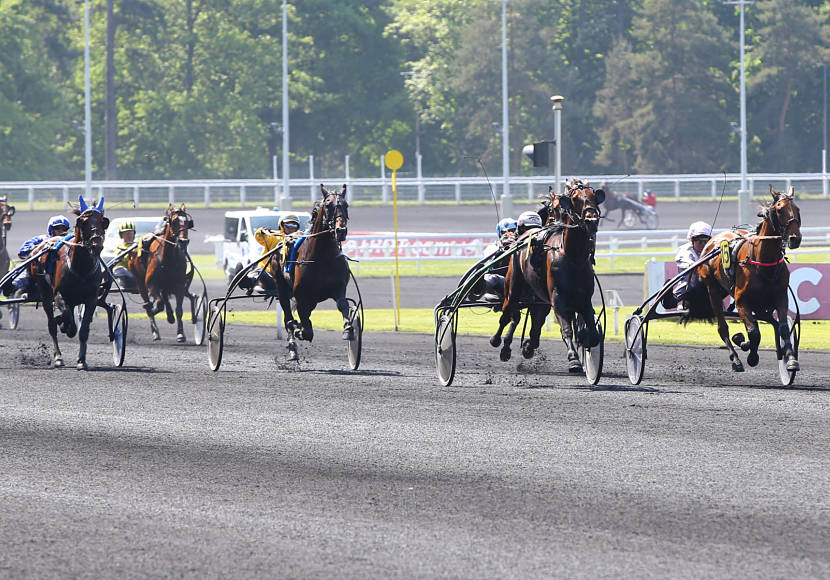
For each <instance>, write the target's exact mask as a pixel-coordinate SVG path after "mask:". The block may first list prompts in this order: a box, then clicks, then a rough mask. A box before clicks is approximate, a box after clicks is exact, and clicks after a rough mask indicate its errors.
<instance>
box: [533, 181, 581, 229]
mask: <svg viewBox="0 0 830 580" xmlns="http://www.w3.org/2000/svg"><path fill="white" fill-rule="evenodd" d="M572 210H573V205H571V198H570V197H569V196H568V195H567V194H563V193H555V192H554V191H553V187H548V197H547V199H545V200H544V202H543V210H540V211H539V214H540V215H541V216H542V219H543V221H544V223H545V225H547V224H551V223H556V222H562V223H564V222H566V221H568V216H569V215H570V213H571V211H572Z"/></svg>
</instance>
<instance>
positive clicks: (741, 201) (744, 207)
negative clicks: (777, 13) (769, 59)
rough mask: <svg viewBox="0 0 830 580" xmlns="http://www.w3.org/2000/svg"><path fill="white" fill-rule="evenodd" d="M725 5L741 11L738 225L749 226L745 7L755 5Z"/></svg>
mask: <svg viewBox="0 0 830 580" xmlns="http://www.w3.org/2000/svg"><path fill="white" fill-rule="evenodd" d="M724 4H730V5H737V6H738V7H739V8H740V10H739V12H740V27H741V30H740V44H741V189H740V190H739V191H738V223H739V224H748V223H750V222H751V221H752V216H751V215H750V207H749V206H750V197H751V195H750V192H749V190H747V182H746V171H747V170H746V66H745V59H744V52H745V47H746V42H745V37H744V6H747V5H750V4H754V2H752V1H751V0H732V1H729V2H724Z"/></svg>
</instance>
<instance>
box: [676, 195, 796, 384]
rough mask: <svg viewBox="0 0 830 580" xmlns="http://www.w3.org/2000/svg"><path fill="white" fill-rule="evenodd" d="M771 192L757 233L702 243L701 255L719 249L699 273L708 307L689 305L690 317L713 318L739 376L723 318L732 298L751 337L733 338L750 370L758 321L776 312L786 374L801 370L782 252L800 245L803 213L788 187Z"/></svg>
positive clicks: (739, 366)
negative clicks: (726, 302) (727, 301)
mask: <svg viewBox="0 0 830 580" xmlns="http://www.w3.org/2000/svg"><path fill="white" fill-rule="evenodd" d="M769 189H770V194H771V195H772V202H771V203H770V204H769V205H768V206H766V207H764V208H763V209H762V210H761V211H760V212H759V213H758V216H759V217H761V218H763V220H762V221H761V223H760V224H758V226H757V227H756V229H755V232H748V231H747V230H742V229H735V230H732V231H728V232H723V233H720V234H718V235H716V236H714V237H713V238H712V239H711V240H709V242H708V243H707V244H706V247H705V248H704V249H703V254H706V253H709V252H711V251H712V250H715V249H718V248H720V249H721V252H720V253H719V254H716V255H715V256H714V257H713V258H712V259H710V260H709V261H707V262H705V263H703V264H701V265H700V266H698V270H697V271H698V274H699V275H700V279H701V282H702V283H703V284H704V285H705V287H706V290H707V292H706V296H707V297H708V300H709V304H706V305H696V304H694V303H691V304H690V305H689V307H690V312H689V317H690V318H710V319H711V316H712V314H714V316H715V318H716V319H717V323H718V334H719V335H720V337H721V340H723V342H724V344H725V345H726V347H727V348H728V349H729V353H730V354H729V360H731V361H732V370H734V371H737V372H741V371H743V370H744V366H743V363H741V359H740V358H739V357H738V353H737V351H736V350H735V347H734V346H733V344H732V341H730V339H729V328H728V326H727V324H726V320H725V319H724V316H723V299H724V298H725V297H727V296H729V295H730V294H731V295H732V297H733V298H734V299H735V308H736V309H737V311H738V314H739V315H740V317H741V319H742V320H743V322H744V326H746V331H747V335H748V337H749V340H744V337H743V335H742V334H736V335H735V336H734V337H733V339H734V340H735V342H736V343H737V346H739V347H740V348H741V350H744V351H749V354H748V355H747V359H746V361H747V363H748V364H749V366H752V367H754V366H755V365H757V364H758V344H759V342H760V341H761V331H760V330H759V328H758V321H757V318H758V317H761V318H762V319H763V318H770V319H771V316H772V313H773V312H774V313H775V314H776V320H777V324H778V329H777V332H778V334H779V336H780V338H781V344H782V347H781V352H780V353H779V355H780V356H781V357H783V358H784V360H786V361H787V362H786V368H787V370H788V371H797V370H799V365H798V360H796V357H795V353H794V352H793V345H792V342H791V340H790V330H789V325H788V323H787V306H788V287H789V282H790V271H789V270H788V269H787V265H786V262H785V260H784V254H785V246H789V247H790V248H791V249H795V248H797V247H799V246H800V245H801V212H800V211H799V209H798V206H797V205H796V204H795V201H794V195H793V188H792V187H790V189H789V191H788V192H787V193H777V192H776V191H775V190H774V189H773V188H772V186H770V188H769ZM708 308H711V311H710V310H708Z"/></svg>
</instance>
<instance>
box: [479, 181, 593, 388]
mask: <svg viewBox="0 0 830 580" xmlns="http://www.w3.org/2000/svg"><path fill="white" fill-rule="evenodd" d="M604 199H605V192H604V191H602V190H601V189H597V190H593V189H591V187H590V186H589V185H588V184H587V183H584V182H582V181H581V180H571V181H570V182H569V183H568V185H567V195H556V196H552V197H551V202H552V203H551V214H550V217H549V219H548V223H547V225H546V226H544V227H543V228H542V229H539V230H536V231H533V230H531V231H530V232H527V233H525V234H524V235H523V237H522V238H520V240H519V242H517V243H526V244H527V245H528V250H527V251H525V252H521V251H520V252H516V253H514V254H513V255H512V256H511V261H510V265H509V267H508V271H507V279H506V282H505V287H506V292H505V300H504V304H503V305H502V315H501V317H500V318H499V327H498V329H497V330H496V332H495V334H494V335H493V336H492V337H491V338H490V344H491V346H493V347H498V346H499V345H501V344H502V332H503V331H504V328H505V327H506V326H507V325H508V324H510V328H509V329H508V332H507V334H506V335H505V336H504V341H503V346H502V349H501V352H500V355H499V356H500V358H501V360H502V361H507V360H510V356H511V352H510V344H511V342H512V340H513V333H514V332H515V329H516V326H517V325H518V322H519V319H520V315H521V312H520V311H521V307H522V302H523V301H525V302H526V301H527V300H528V299H532V302H531V304H530V305H529V306H528V308H529V311H530V319H531V327H530V334H529V337H528V339H526V340H525V341H524V342H523V343H522V356H523V357H524V358H531V357H532V356H533V355H534V353H535V351H536V349H537V348H539V336H540V335H541V331H542V325H543V324H544V321H545V318H546V317H547V315H548V314H549V313H550V309H551V307H553V310H554V315H555V316H556V319H557V322H558V323H559V327H560V332H561V334H562V340H563V341H564V342H565V344H566V345H567V347H568V361H569V363H568V370H569V371H571V372H580V371H581V370H582V364H581V363H580V361H579V355H578V354H577V349H576V344H577V343H575V342H574V326H575V322H576V320H577V319H576V316H577V315H578V316H579V317H581V319H582V320H583V321H584V323H585V324H584V325H583V329H582V330H581V333H580V336H578V337H577V340H578V344H585V345H586V346H588V347H594V346H596V345H597V344H599V341H600V340H601V336H600V334H599V332H598V331H597V328H596V325H595V324H594V308H593V305H592V304H591V297H592V296H593V294H594V267H593V263H594V249H595V245H596V233H597V228H598V225H599V219H600V217H601V215H602V214H601V212H600V209H599V205H600V204H601V203H602V202H603V201H604Z"/></svg>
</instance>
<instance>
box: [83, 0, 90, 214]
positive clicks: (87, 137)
mask: <svg viewBox="0 0 830 580" xmlns="http://www.w3.org/2000/svg"><path fill="white" fill-rule="evenodd" d="M90 109H91V105H90V89H89V0H84V192H85V194H86V198H87V200H88V199H89V198H90V197H91V196H92V114H91V112H90Z"/></svg>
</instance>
